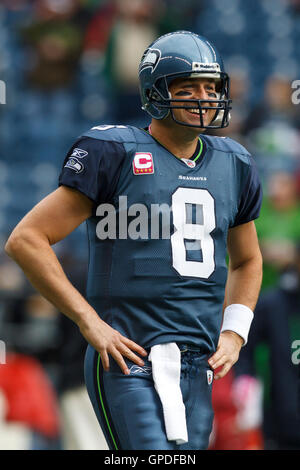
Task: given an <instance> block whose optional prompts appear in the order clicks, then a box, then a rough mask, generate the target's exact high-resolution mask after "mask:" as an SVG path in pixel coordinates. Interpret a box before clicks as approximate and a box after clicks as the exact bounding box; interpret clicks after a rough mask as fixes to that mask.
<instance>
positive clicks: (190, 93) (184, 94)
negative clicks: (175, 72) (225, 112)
mask: <svg viewBox="0 0 300 470" xmlns="http://www.w3.org/2000/svg"><path fill="white" fill-rule="evenodd" d="M169 91H170V93H171V96H172V98H174V99H180V100H185V99H186V101H184V102H181V103H176V106H188V107H189V108H190V109H174V110H173V113H174V117H175V118H176V119H177V120H178V121H181V122H186V123H187V124H193V125H197V124H198V123H199V108H195V105H194V107H193V103H189V100H192V99H193V100H195V99H197V100H206V101H205V102H204V103H202V106H204V107H209V108H211V109H203V110H202V116H203V124H204V125H205V126H207V125H209V124H210V123H211V121H212V120H213V118H214V116H215V110H214V108H215V107H216V105H217V104H216V103H212V102H211V101H210V100H216V99H217V98H218V95H217V92H216V85H215V82H214V81H213V80H212V79H209V78H177V79H176V80H174V81H173V82H172V83H171V84H170V86H169ZM172 104H173V105H175V103H174V102H173V103H172Z"/></svg>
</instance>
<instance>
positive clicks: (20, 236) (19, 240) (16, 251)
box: [4, 227, 35, 260]
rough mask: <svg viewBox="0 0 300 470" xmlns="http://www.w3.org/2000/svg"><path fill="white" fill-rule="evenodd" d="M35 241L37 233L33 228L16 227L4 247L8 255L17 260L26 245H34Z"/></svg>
mask: <svg viewBox="0 0 300 470" xmlns="http://www.w3.org/2000/svg"><path fill="white" fill-rule="evenodd" d="M34 241H35V235H34V233H33V232H32V231H31V230H28V229H24V228H23V229H22V228H19V227H16V228H15V229H14V230H13V232H12V233H11V235H10V237H9V238H8V240H7V242H6V244H5V247H4V249H5V252H6V253H7V254H8V256H10V257H11V258H13V259H15V260H17V259H18V258H19V256H22V253H23V252H24V250H26V247H28V246H33V245H34Z"/></svg>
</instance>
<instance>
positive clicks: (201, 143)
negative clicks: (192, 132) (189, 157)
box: [194, 137, 203, 162]
mask: <svg viewBox="0 0 300 470" xmlns="http://www.w3.org/2000/svg"><path fill="white" fill-rule="evenodd" d="M199 142H200V150H199V153H198V155H197V157H196V158H194V162H195V161H196V160H198V158H199V157H200V155H201V153H202V150H203V142H202V140H201V139H200V137H199Z"/></svg>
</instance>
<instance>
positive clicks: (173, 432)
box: [148, 343, 188, 445]
mask: <svg viewBox="0 0 300 470" xmlns="http://www.w3.org/2000/svg"><path fill="white" fill-rule="evenodd" d="M148 359H149V360H150V361H151V362H152V376H153V380H154V385H155V389H156V391H157V393H158V395H159V397H160V400H161V403H162V407H163V414H164V420H165V428H166V434H167V439H168V440H169V441H176V444H178V445H181V444H185V443H186V442H188V434H187V426H186V417H185V406H184V403H183V399H182V393H181V388H180V369H181V353H180V349H179V348H178V346H177V344H176V343H166V344H157V345H155V346H153V347H152V348H151V351H150V354H149V357H148Z"/></svg>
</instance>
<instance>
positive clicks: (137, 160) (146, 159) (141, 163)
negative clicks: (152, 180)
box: [132, 152, 154, 175]
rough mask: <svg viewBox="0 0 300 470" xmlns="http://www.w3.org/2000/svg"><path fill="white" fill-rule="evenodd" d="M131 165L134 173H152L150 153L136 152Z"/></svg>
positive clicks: (152, 165) (152, 166)
mask: <svg viewBox="0 0 300 470" xmlns="http://www.w3.org/2000/svg"><path fill="white" fill-rule="evenodd" d="M132 166H133V173H134V174H135V175H151V174H152V173H154V164H153V157H152V153H147V152H136V154H135V156H134V159H133V162H132Z"/></svg>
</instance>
